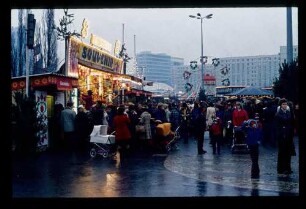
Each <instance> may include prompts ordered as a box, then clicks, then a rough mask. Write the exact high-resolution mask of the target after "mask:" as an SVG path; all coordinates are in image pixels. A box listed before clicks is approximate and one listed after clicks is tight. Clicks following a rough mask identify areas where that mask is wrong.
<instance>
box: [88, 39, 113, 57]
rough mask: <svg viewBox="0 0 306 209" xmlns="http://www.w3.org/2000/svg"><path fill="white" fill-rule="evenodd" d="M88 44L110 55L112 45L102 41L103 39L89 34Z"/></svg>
mask: <svg viewBox="0 0 306 209" xmlns="http://www.w3.org/2000/svg"><path fill="white" fill-rule="evenodd" d="M90 44H92V45H94V46H96V47H99V48H101V49H102V50H105V51H107V52H108V53H110V52H111V51H112V44H111V43H109V42H108V41H106V40H104V39H103V38H101V37H99V36H96V35H93V34H91V36H90Z"/></svg>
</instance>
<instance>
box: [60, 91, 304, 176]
mask: <svg viewBox="0 0 306 209" xmlns="http://www.w3.org/2000/svg"><path fill="white" fill-rule="evenodd" d="M89 96H90V95H89ZM83 99H84V101H89V100H88V98H85V97H84V98H83ZM72 107H73V103H71V102H68V103H67V105H66V107H65V108H63V107H57V108H56V109H55V116H56V118H57V121H58V126H57V127H58V129H57V130H55V131H57V132H58V134H59V139H60V140H59V141H60V142H58V143H56V144H57V146H58V147H61V148H64V149H73V150H79V149H84V150H88V146H90V143H89V140H90V133H91V131H92V130H93V126H94V125H107V127H108V134H111V133H114V134H115V139H116V144H117V145H118V147H119V148H120V149H119V151H120V155H122V156H127V155H128V154H129V153H130V152H133V151H134V150H137V149H139V150H146V151H149V150H150V149H151V148H152V146H151V145H152V144H154V141H155V140H158V139H157V137H158V136H157V135H156V126H157V124H159V123H170V124H171V130H172V132H174V131H176V130H177V128H178V127H179V132H180V136H181V139H182V141H183V143H185V144H187V143H189V141H190V139H195V140H196V141H197V154H198V155H203V154H205V153H207V149H208V148H206V147H205V149H204V135H205V132H206V131H208V132H209V140H210V146H211V149H212V153H213V154H214V155H218V154H219V155H220V154H221V153H222V149H225V148H226V147H227V146H231V145H232V143H233V133H235V137H236V138H238V139H239V138H241V140H243V137H246V138H245V139H246V142H247V143H248V145H249V149H250V156H251V159H252V172H251V173H252V178H257V177H258V176H259V165H258V157H259V156H258V155H259V151H258V146H259V144H262V145H263V146H278V162H277V172H278V173H279V174H290V173H292V170H291V167H290V162H291V156H292V155H294V151H295V150H294V143H293V137H294V134H295V132H296V131H297V123H296V120H297V115H298V112H297V111H298V105H295V106H294V105H293V103H292V102H289V101H287V100H285V99H280V98H274V99H269V100H258V99H240V100H224V99H223V100H219V101H217V102H215V103H212V102H209V103H206V102H194V103H192V104H191V103H187V102H172V103H155V102H145V103H138V104H133V103H126V104H124V105H118V106H117V105H113V104H109V105H106V104H103V103H102V102H101V101H96V103H95V104H93V105H92V104H91V106H90V105H88V104H86V103H84V104H83V105H80V106H78V111H77V113H76V112H75V111H73V110H72ZM249 119H254V120H255V121H256V126H255V125H254V124H246V121H248V120H249ZM139 124H142V125H143V126H144V131H143V132H141V133H140V132H137V130H136V126H137V125H139ZM252 128H253V129H252ZM255 128H256V131H254V130H255ZM58 130H60V131H58ZM258 130H259V131H258ZM223 147H224V148H223Z"/></svg>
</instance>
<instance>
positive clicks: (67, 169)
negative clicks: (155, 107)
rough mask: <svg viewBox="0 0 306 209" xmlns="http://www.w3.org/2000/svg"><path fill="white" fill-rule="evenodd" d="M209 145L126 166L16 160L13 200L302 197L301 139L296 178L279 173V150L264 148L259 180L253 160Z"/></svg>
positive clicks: (52, 156) (70, 156)
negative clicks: (253, 175)
mask: <svg viewBox="0 0 306 209" xmlns="http://www.w3.org/2000/svg"><path fill="white" fill-rule="evenodd" d="M207 137H208V136H207V135H206V138H207ZM208 142H209V141H208V140H207V139H205V145H204V149H205V150H207V153H206V154H204V155H197V148H196V141H195V140H193V139H190V140H189V143H188V144H184V143H182V142H181V141H179V143H178V145H179V149H178V150H172V151H170V152H169V153H168V154H165V153H145V152H137V153H135V154H132V155H131V156H129V157H127V158H125V159H123V160H120V156H119V154H118V153H117V155H116V157H115V158H113V157H109V158H103V157H101V156H97V157H96V158H91V157H90V156H89V154H88V153H86V154H76V153H51V152H45V153H42V154H40V155H39V156H35V157H26V158H20V157H14V158H13V162H12V197H13V198H20V197H22V198H23V197H31V198H41V197H51V198H54V197H55V198H61V197H78V198H84V197H85V198H87V197H100V198H101V197H103V198H104V197H214V196H221V197H227V196H231V197H233V196H299V155H298V150H299V149H298V139H297V138H296V139H295V144H296V150H297V156H294V157H292V161H291V165H292V170H293V173H292V174H290V175H278V174H277V172H276V163H277V148H272V147H263V146H260V156H259V167H260V178H259V179H251V178H250V176H251V174H250V170H251V167H250V166H251V161H250V156H249V155H248V154H232V153H231V151H230V148H229V147H227V146H223V147H222V148H221V154H220V155H213V154H212V148H211V147H210V146H209V144H208Z"/></svg>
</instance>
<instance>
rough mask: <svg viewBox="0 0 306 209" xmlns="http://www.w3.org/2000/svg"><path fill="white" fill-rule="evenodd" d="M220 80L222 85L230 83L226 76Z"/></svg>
mask: <svg viewBox="0 0 306 209" xmlns="http://www.w3.org/2000/svg"><path fill="white" fill-rule="evenodd" d="M221 82H222V85H223V86H229V85H230V80H229V79H228V78H226V79H223V80H222V81H221Z"/></svg>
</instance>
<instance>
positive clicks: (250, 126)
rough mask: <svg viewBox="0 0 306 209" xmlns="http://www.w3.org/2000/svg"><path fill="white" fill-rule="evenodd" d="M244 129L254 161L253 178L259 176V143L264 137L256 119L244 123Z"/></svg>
mask: <svg viewBox="0 0 306 209" xmlns="http://www.w3.org/2000/svg"><path fill="white" fill-rule="evenodd" d="M242 130H243V131H245V133H246V143H247V145H248V148H249V151H250V157H251V161H252V167H251V178H259V173H260V169H259V165H258V158H259V144H260V141H261V139H262V132H261V130H260V128H259V127H258V123H257V121H256V120H253V119H250V120H247V121H245V122H244V123H243V125H242Z"/></svg>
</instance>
